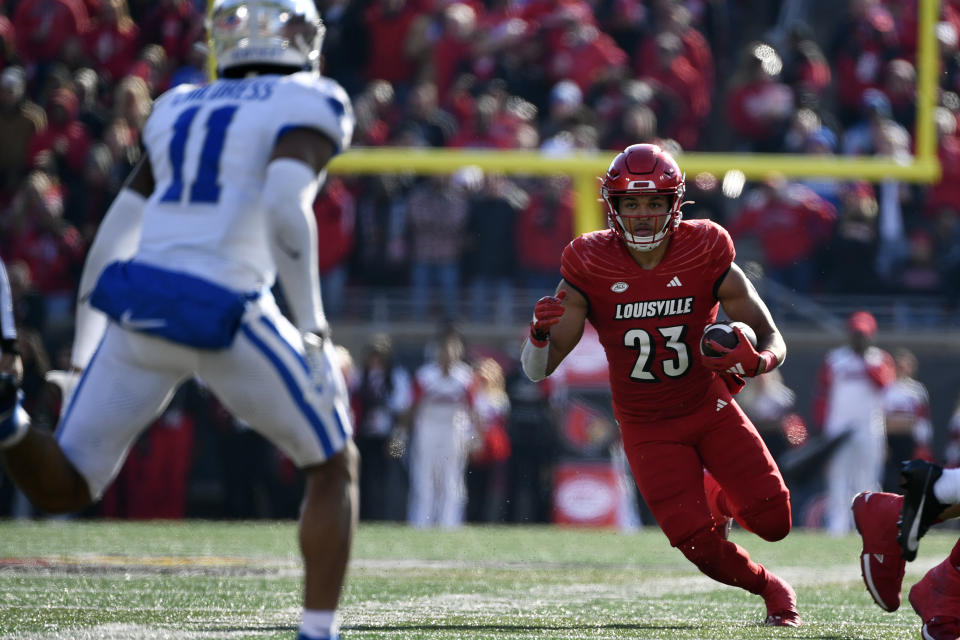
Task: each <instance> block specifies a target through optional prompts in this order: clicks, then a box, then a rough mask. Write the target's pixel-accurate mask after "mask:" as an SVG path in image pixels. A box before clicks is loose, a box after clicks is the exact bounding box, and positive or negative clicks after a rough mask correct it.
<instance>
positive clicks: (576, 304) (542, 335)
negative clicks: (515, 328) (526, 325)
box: [520, 280, 588, 382]
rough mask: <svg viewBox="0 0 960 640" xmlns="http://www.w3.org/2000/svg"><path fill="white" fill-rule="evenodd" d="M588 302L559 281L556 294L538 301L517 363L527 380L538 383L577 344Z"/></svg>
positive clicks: (581, 295) (573, 289)
mask: <svg viewBox="0 0 960 640" xmlns="http://www.w3.org/2000/svg"><path fill="white" fill-rule="evenodd" d="M587 308H588V307H587V299H586V298H584V297H583V294H582V293H580V292H579V291H577V290H576V289H575V288H573V287H571V286H570V285H568V284H567V282H566V281H565V280H561V281H560V284H558V285H557V291H556V294H555V295H553V296H546V297H543V298H540V300H538V301H537V305H536V307H535V308H534V311H533V320H532V321H531V323H530V335H529V336H528V337H527V339H526V340H525V341H524V343H523V350H522V351H521V353H520V362H521V364H522V365H523V372H524V373H525V374H527V377H528V378H530V379H531V380H533V381H534V382H538V381H540V380H543V379H544V378H546V377H547V376H549V375H550V374H551V373H553V372H554V371H555V370H556V368H557V366H558V365H559V364H560V363H561V362H562V361H563V359H564V358H565V357H567V354H568V353H570V352H571V351H573V348H574V347H575V346H577V343H578V342H580V337H581V336H582V335H583V327H584V324H585V323H586V320H587Z"/></svg>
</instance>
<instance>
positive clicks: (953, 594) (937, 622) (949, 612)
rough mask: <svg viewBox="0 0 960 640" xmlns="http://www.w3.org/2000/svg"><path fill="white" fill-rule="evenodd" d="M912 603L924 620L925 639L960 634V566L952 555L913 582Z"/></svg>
mask: <svg viewBox="0 0 960 640" xmlns="http://www.w3.org/2000/svg"><path fill="white" fill-rule="evenodd" d="M910 605H911V606H912V607H913V610H914V611H916V612H917V615H918V616H920V618H921V619H922V620H923V629H922V636H923V638H925V640H957V638H960V570H958V569H957V568H956V567H954V566H953V565H952V564H951V563H950V559H949V558H947V559H946V560H944V561H943V562H941V563H940V564H938V565H937V566H935V567H934V568H933V569H930V571H928V572H927V574H926V575H925V576H923V578H921V579H920V582H918V583H917V584H915V585H913V588H912V589H910Z"/></svg>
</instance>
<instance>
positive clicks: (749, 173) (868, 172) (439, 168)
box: [208, 0, 940, 234]
mask: <svg viewBox="0 0 960 640" xmlns="http://www.w3.org/2000/svg"><path fill="white" fill-rule="evenodd" d="M208 3H209V4H210V5H212V0H208ZM918 11H919V15H918V31H919V33H918V38H917V42H918V50H917V118H916V131H915V132H914V136H915V148H916V153H915V155H913V156H911V157H908V158H905V159H903V160H900V159H894V158H890V157H876V156H873V157H843V156H817V155H802V154H762V153H698V152H690V153H684V154H682V156H681V157H680V158H679V161H680V164H681V166H682V167H683V170H684V171H685V172H686V173H687V175H688V176H696V175H697V174H700V173H704V172H706V173H710V174H713V175H714V176H717V177H718V178H722V177H723V176H725V175H726V174H727V173H728V172H731V171H739V172H741V173H742V177H743V178H745V179H748V180H756V179H762V178H764V177H766V176H768V175H769V174H770V173H772V172H776V173H780V174H783V175H784V176H787V177H793V178H801V177H812V176H817V177H825V178H836V179H839V180H869V181H872V182H875V181H878V180H882V179H885V178H893V179H897V180H903V181H905V182H927V183H929V182H935V181H936V180H937V179H939V177H940V163H939V161H938V159H937V140H936V130H935V126H934V122H933V113H934V108H935V107H936V100H937V74H938V70H939V59H938V54H937V50H936V47H937V43H936V40H935V34H934V28H935V25H936V21H937V19H938V12H939V0H919V2H918ZM212 52H213V49H212V47H211V55H210V69H211V71H213V70H215V68H216V65H215V62H214V60H213V53H212ZM617 151H618V150H610V151H598V152H592V153H575V154H570V155H565V156H552V155H544V154H541V153H539V152H536V151H517V150H482V149H448V148H441V149H435V148H431V149H423V148H405V147H354V148H353V149H351V150H350V151H349V152H348V153H346V154H344V155H342V156H338V157H336V158H335V159H334V160H333V162H332V163H331V165H330V171H331V172H332V173H339V174H373V173H414V174H420V175H436V174H448V173H451V172H452V171H455V170H456V169H458V168H460V167H464V166H468V165H476V166H478V167H480V168H481V169H483V170H484V171H490V172H502V173H507V174H519V175H537V176H540V175H555V174H567V175H569V176H570V177H571V178H572V180H573V182H574V189H575V191H576V195H577V200H576V202H577V205H576V207H577V208H576V219H575V221H574V232H575V233H576V234H581V233H585V232H588V231H592V230H594V229H599V228H602V227H603V226H604V225H605V222H604V217H603V212H602V209H601V207H600V206H599V203H598V177H599V176H602V175H603V174H604V173H605V172H606V169H607V164H608V163H609V162H610V160H611V158H612V157H613V155H614V154H615V153H616V152H617Z"/></svg>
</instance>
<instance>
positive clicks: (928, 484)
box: [851, 460, 960, 640]
mask: <svg viewBox="0 0 960 640" xmlns="http://www.w3.org/2000/svg"><path fill="white" fill-rule="evenodd" d="M900 487H901V488H902V489H903V495H902V496H901V495H897V494H895V493H883V492H879V491H863V492H861V493H859V494H857V496H856V497H855V498H854V499H853V503H852V505H851V508H852V510H853V520H854V522H855V523H856V525H857V531H859V532H860V537H861V538H862V540H863V550H862V551H861V553H860V570H861V575H862V577H863V582H864V584H865V585H866V587H867V591H869V592H870V595H871V596H872V597H873V600H874V602H876V603H877V604H878V605H879V606H880V607H881V608H882V609H884V610H885V611H896V610H897V609H898V608H899V607H900V586H901V585H902V584H903V576H904V573H905V568H906V562H907V560H911V561H912V560H914V559H915V558H916V557H917V549H918V547H919V542H920V538H922V537H923V535H924V534H925V533H926V532H927V530H928V529H929V528H930V526H931V525H933V524H936V523H938V522H942V521H944V520H948V519H952V518H957V517H960V469H943V468H942V467H940V466H938V465H935V464H932V463H930V462H927V461H925V460H910V461H907V462H904V463H903V464H902V467H901V471H900ZM909 600H910V605H911V606H912V607H913V610H914V611H916V613H917V615H918V616H920V618H921V619H922V620H923V627H922V628H921V636H922V637H923V638H924V640H957V638H960V540H958V541H957V543H956V545H955V546H954V547H953V550H952V551H951V552H950V555H949V556H948V557H947V558H946V559H945V560H944V561H943V562H941V563H940V564H938V565H936V566H935V567H933V568H932V569H930V571H928V572H927V573H926V574H925V575H924V576H923V578H921V579H920V581H919V582H917V583H916V584H915V585H913V587H912V588H911V589H910V594H909Z"/></svg>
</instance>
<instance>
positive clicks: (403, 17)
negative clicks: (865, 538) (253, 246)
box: [0, 0, 960, 513]
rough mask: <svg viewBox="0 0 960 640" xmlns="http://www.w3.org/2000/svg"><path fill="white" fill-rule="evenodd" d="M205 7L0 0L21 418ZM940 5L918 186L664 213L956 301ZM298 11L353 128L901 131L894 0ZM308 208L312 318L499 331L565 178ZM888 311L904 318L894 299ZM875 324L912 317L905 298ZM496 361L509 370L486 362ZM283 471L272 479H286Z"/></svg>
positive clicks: (947, 23) (364, 131)
mask: <svg viewBox="0 0 960 640" xmlns="http://www.w3.org/2000/svg"><path fill="white" fill-rule="evenodd" d="M205 4H206V3H205V2H202V1H201V0H155V1H147V0H2V1H0V139H2V140H3V141H4V144H3V145H2V147H0V256H2V258H3V259H4V261H5V262H6V264H7V266H8V271H9V276H10V279H11V284H12V287H13V290H14V296H15V306H16V310H17V313H18V321H19V324H20V326H21V342H22V343H23V344H22V350H23V353H24V359H25V360H26V361H27V362H28V365H29V367H28V368H29V371H30V372H31V374H30V376H28V380H27V393H28V404H30V405H32V408H33V409H35V410H37V411H38V412H39V414H40V415H41V416H42V415H43V412H44V410H45V409H43V407H48V406H55V404H56V402H55V400H51V399H50V398H46V397H45V393H46V391H45V388H44V386H43V383H42V382H43V378H42V376H43V373H44V372H45V371H46V370H47V369H51V368H65V365H67V364H68V363H67V362H66V358H67V356H68V347H69V343H70V340H71V337H72V331H73V301H74V296H75V290H76V286H77V280H78V278H79V274H80V270H81V265H82V262H83V259H84V255H85V252H86V249H87V247H88V246H89V244H90V242H91V240H92V238H93V235H94V233H95V232H96V229H97V225H98V223H99V221H100V220H101V218H102V216H103V214H104V212H105V211H106V209H107V207H108V206H109V204H110V202H111V200H112V198H113V196H114V195H115V194H116V193H117V191H118V190H119V188H120V185H121V184H122V182H123V180H124V178H125V177H126V175H127V174H128V172H129V171H130V169H131V168H132V167H133V166H134V165H135V164H136V162H137V161H138V160H139V158H140V153H141V151H140V146H139V137H140V131H141V129H142V126H143V123H144V122H145V120H146V118H147V116H148V115H149V113H150V109H151V104H152V101H153V99H155V98H156V97H157V96H158V95H160V94H161V93H162V92H164V91H166V90H167V89H169V88H171V87H173V86H176V85H178V84H181V83H202V82H205V81H206V78H207V68H206V65H207V57H208V51H207V47H206V41H205V37H206V36H205V31H204V24H203V11H204V9H205ZM941 5H942V6H941V13H940V16H939V18H938V22H937V25H936V42H937V47H938V57H939V62H940V66H941V73H940V74H939V76H938V78H939V80H938V81H939V92H938V98H937V108H936V113H935V125H936V133H937V140H938V147H937V149H938V154H939V156H940V159H941V165H942V170H943V177H942V179H941V180H940V181H939V182H938V183H937V184H934V185H931V186H925V185H911V184H905V183H898V182H896V181H892V180H887V181H884V182H880V183H874V184H871V183H869V182H865V181H848V182H842V181H832V180H826V179H805V180H795V179H787V178H785V177H783V176H778V175H771V176H769V177H768V178H767V179H766V180H764V181H761V182H758V183H755V184H754V183H743V182H742V181H741V182H740V183H737V181H736V180H724V179H722V178H723V176H713V175H709V174H700V175H688V176H687V183H688V196H689V199H691V200H694V201H695V204H693V205H690V206H689V207H687V208H686V209H685V212H686V215H687V216H688V217H709V218H712V219H715V220H717V221H719V222H721V223H723V224H725V225H726V226H727V227H728V228H729V229H730V231H731V233H732V234H733V235H734V237H735V238H736V239H737V244H738V250H739V251H740V254H741V257H740V258H738V259H739V260H741V261H742V262H746V261H752V262H755V263H756V264H757V265H758V267H757V268H758V270H759V271H762V272H763V273H764V274H765V275H767V276H768V277H769V279H770V280H771V281H774V282H776V283H779V284H780V285H782V286H783V287H785V288H786V289H788V290H791V291H794V292H797V293H800V294H843V295H850V294H884V295H886V296H897V297H901V298H903V299H905V300H907V301H909V300H912V299H920V298H923V299H925V300H926V299H933V300H934V301H935V304H936V305H937V306H938V307H939V308H941V309H943V310H946V311H947V312H948V313H956V309H957V302H958V299H960V131H958V117H960V35H958V34H960V0H944V1H943V2H941ZM317 6H318V8H319V9H320V12H321V15H322V16H323V17H324V21H325V23H326V26H327V35H326V40H325V45H324V73H325V74H326V75H328V76H331V77H333V78H335V79H336V80H338V81H339V82H340V83H341V84H342V85H343V86H344V87H345V88H346V89H347V91H348V92H349V93H350V95H351V97H352V98H353V102H354V109H355V112H356V116H357V129H356V133H355V137H354V144H355V145H358V146H384V145H389V146H405V147H406V146H419V147H454V148H491V149H526V150H536V149H539V150H541V151H542V152H544V153H548V154H565V153H573V152H577V151H596V150H619V149H622V148H623V147H624V146H626V145H628V144H632V143H636V142H644V141H657V142H659V143H661V144H663V145H665V146H667V147H668V148H670V149H671V150H673V151H677V152H682V151H718V150H725V151H757V152H788V153H804V154H816V155H818V156H820V155H822V156H824V157H825V158H826V157H829V156H843V155H879V156H889V157H892V158H895V159H896V158H900V157H904V156H907V155H910V154H911V153H913V149H914V140H913V136H914V130H913V126H914V121H915V116H916V114H915V101H916V75H917V72H916V67H915V65H916V59H917V37H916V36H917V15H916V1H915V0H850V1H849V2H839V3H826V2H816V1H814V0H806V1H802V0H783V1H781V2H776V1H769V0H460V1H451V0H365V1H361V0H353V1H350V0H317ZM611 156H612V154H611ZM680 163H681V166H682V164H683V159H682V155H681V157H680ZM315 212H316V215H317V222H318V227H319V229H320V237H321V238H322V239H323V244H322V251H321V258H320V259H321V265H320V266H321V273H322V282H323V294H324V301H325V305H326V308H327V311H328V314H329V315H330V316H331V317H332V318H333V319H334V321H335V322H336V320H337V318H338V317H342V316H343V315H344V314H349V312H350V309H349V308H348V306H349V305H348V304H346V303H348V302H349V297H348V296H347V295H346V293H345V291H346V288H347V287H348V286H355V287H365V288H367V290H374V289H376V290H390V291H400V292H403V295H404V296H405V297H406V298H407V299H408V300H409V301H410V308H411V309H412V313H413V315H414V316H415V317H419V318H420V319H422V320H424V321H429V322H435V321H436V320H437V319H439V318H445V319H446V320H449V321H456V320H458V319H462V318H463V317H464V315H465V310H466V309H465V307H466V305H469V310H470V312H471V316H473V317H474V319H477V320H482V321H486V322H501V323H515V321H516V319H515V318H513V317H512V316H511V315H510V312H509V307H510V303H511V300H512V298H513V296H515V294H516V292H517V291H518V290H520V289H522V290H536V291H538V292H546V291H549V290H552V289H553V287H554V286H555V284H556V282H557V280H558V275H559V274H558V262H559V255H560V251H561V249H562V248H563V246H564V245H565V244H566V242H567V241H568V240H569V239H570V238H571V235H572V233H573V231H572V230H573V216H574V194H573V191H572V184H571V182H570V180H569V179H568V178H566V177H564V176H556V177H551V178H533V177H527V176H516V175H511V176H507V175H501V174H492V173H486V174H485V173H484V172H483V171H481V170H480V169H478V168H476V167H465V168H461V169H459V170H457V171H455V172H453V173H451V174H450V175H446V176H437V177H426V178H417V177H413V176H410V175H398V174H392V175H386V174H384V175H370V176H334V177H332V178H331V179H330V180H328V182H327V184H326V185H325V187H324V189H323V190H322V192H321V193H320V194H319V196H318V198H317V201H316V204H315ZM537 295H540V293H538V294H537ZM772 306H774V310H775V311H776V300H775V298H774V299H772ZM525 308H526V307H525ZM906 309H907V310H908V311H915V309H914V307H913V306H911V305H910V303H909V302H908V303H907V304H906ZM477 314H479V316H480V317H477ZM953 317H956V316H953ZM898 319H899V320H900V321H901V322H903V323H905V324H910V323H913V324H917V325H922V324H924V323H930V322H931V319H930V318H925V317H923V316H922V315H918V314H917V313H916V312H913V313H905V314H904V315H903V316H902V317H900V318H898ZM501 364H504V363H501ZM488 369H489V367H488ZM502 375H505V376H506V377H507V378H508V379H509V376H510V375H511V369H510V367H509V366H508V367H506V372H505V373H503V374H502ZM493 377H494V378H495V377H496V376H495V375H494V376H493ZM360 379H361V380H365V379H364V378H362V377H361V378H360ZM367 383H369V380H367ZM393 384H394V383H392V382H391V383H390V385H389V386H390V387H391V388H392V385H393ZM398 384H399V383H398ZM361 389H365V391H364V393H373V391H372V390H371V388H370V387H363V386H362V385H361ZM508 390H509V385H508ZM378 393H379V392H378ZM181 395H182V396H183V399H182V401H180V402H179V404H177V405H175V406H183V407H187V408H190V410H189V411H182V412H181V413H180V414H177V415H176V416H175V418H170V417H169V416H165V417H164V418H163V420H173V423H171V424H175V425H179V427H183V428H186V425H188V423H190V424H192V423H193V422H197V421H201V420H202V421H203V422H204V423H212V424H221V426H222V428H221V429H219V430H218V431H216V433H218V434H221V435H223V434H228V435H229V437H227V436H226V435H224V437H223V438H220V439H216V438H215V439H214V440H215V442H213V441H211V442H212V443H208V444H209V446H217V447H228V448H231V447H236V448H237V449H236V452H241V451H249V452H250V455H254V453H255V452H256V451H259V449H258V447H257V446H252V445H250V444H249V443H248V441H250V442H252V441H255V438H256V436H255V435H253V434H251V433H249V430H244V428H243V426H242V425H235V424H233V423H232V421H231V419H230V418H229V416H227V415H225V412H223V411H222V409H219V408H217V407H216V406H213V405H211V402H212V400H211V399H210V398H209V397H208V394H206V393H205V392H204V390H203V389H202V387H200V386H197V385H192V386H191V387H189V388H188V389H187V390H185V391H184V392H182V394H181ZM197 407H200V409H197ZM28 408H31V407H28ZM48 414H51V415H55V411H53V410H52V409H51V410H49V411H48ZM357 415H358V417H361V418H362V416H363V415H364V413H363V411H362V410H358V414H357ZM511 415H512V413H511ZM218 416H219V417H218ZM48 420H50V421H52V420H53V418H52V417H49V416H48ZM218 420H219V422H218ZM361 424H362V423H361ZM151 433H152V432H151ZM391 433H392V431H391ZM237 434H240V435H237ZM361 435H362V430H361ZM198 437H201V436H198ZM202 437H207V436H202ZM218 438H219V436H218ZM394 440H395V439H394V438H393V437H392V436H391V438H390V442H391V445H392V446H393V445H396V446H399V444H401V443H400V441H399V440H397V441H394ZM157 446H160V445H157ZM371 446H373V445H371ZM378 446H379V445H378ZM516 447H517V445H516V444H514V449H515V450H516ZM231 450H233V449H231ZM258 455H259V454H258ZM958 455H960V454H958ZM388 458H389V456H388ZM134 459H136V456H134ZM237 459H242V456H240V455H239V453H238V455H236V456H234V457H233V460H234V461H236V460H237ZM365 459H366V458H365ZM391 460H394V461H395V460H397V458H389V460H384V461H383V463H384V465H386V467H387V468H389V465H390V464H392V463H391V462H390V461H391ZM256 464H265V463H264V462H263V461H262V460H261V461H259V462H256ZM522 466H523V465H521V467H522ZM254 467H255V461H250V463H249V464H248V465H247V466H246V468H254ZM244 470H245V467H244V466H243V465H241V466H239V467H238V468H237V469H236V470H235V471H234V473H235V475H236V478H237V482H241V483H242V482H243V481H244V480H247V479H249V478H250V477H251V474H247V473H245V472H244ZM288 471H289V475H288V476H283V477H286V479H287V480H288V481H291V482H293V481H295V480H294V478H295V474H293V473H292V470H288ZM225 472H229V470H225ZM211 473H212V472H211ZM391 473H392V472H391ZM488 475H489V476H491V477H492V478H493V479H492V480H490V483H491V484H493V485H495V490H497V491H508V489H504V486H505V485H504V483H508V482H509V480H505V479H504V478H509V477H510V476H509V474H504V473H500V472H491V473H489V474H488ZM281 476H282V474H281ZM212 482H213V481H212V480H211V483H212ZM498 483H499V484H498ZM201 485H202V482H201ZM496 487H499V488H496ZM255 494H256V492H254V491H253V490H252V489H251V490H250V491H249V492H247V493H245V494H244V495H245V496H246V497H243V498H237V500H238V501H239V503H238V504H240V503H242V504H243V505H246V506H242V507H240V506H238V507H236V509H235V511H239V512H245V510H251V509H254V507H255V504H256V500H257V498H256V495H255ZM387 502H388V503H392V501H391V500H387ZM368 508H370V507H368ZM476 508H477V509H480V510H481V512H483V513H487V512H488V508H487V507H476Z"/></svg>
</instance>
